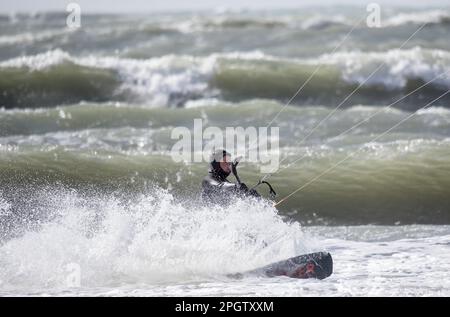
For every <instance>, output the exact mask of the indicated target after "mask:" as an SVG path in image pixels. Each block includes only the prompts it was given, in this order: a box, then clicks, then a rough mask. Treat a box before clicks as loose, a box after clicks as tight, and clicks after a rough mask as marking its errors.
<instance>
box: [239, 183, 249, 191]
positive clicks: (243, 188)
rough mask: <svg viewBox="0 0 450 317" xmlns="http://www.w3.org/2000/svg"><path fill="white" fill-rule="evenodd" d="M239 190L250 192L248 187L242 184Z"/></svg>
mask: <svg viewBox="0 0 450 317" xmlns="http://www.w3.org/2000/svg"><path fill="white" fill-rule="evenodd" d="M238 188H239V190H241V191H243V192H247V191H248V186H247V185H245V183H240V184H239V185H238Z"/></svg>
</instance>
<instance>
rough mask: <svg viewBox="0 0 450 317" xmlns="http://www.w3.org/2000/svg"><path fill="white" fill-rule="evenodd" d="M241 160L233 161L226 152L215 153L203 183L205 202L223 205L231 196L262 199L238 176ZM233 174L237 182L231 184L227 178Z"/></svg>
mask: <svg viewBox="0 0 450 317" xmlns="http://www.w3.org/2000/svg"><path fill="white" fill-rule="evenodd" d="M238 164H239V160H238V159H235V160H234V161H233V162H232V161H231V155H230V154H229V153H228V152H227V151H225V150H218V151H216V152H214V153H213V155H212V157H211V161H210V164H209V171H208V176H206V177H205V178H204V179H203V182H202V198H203V200H204V201H205V200H206V201H209V202H213V203H219V204H223V203H225V202H227V201H229V198H230V195H231V196H237V197H248V196H253V197H260V195H259V194H258V192H257V191H256V190H254V189H249V188H248V187H247V185H245V183H242V182H241V181H240V180H239V177H238V176H237V171H236V167H237V165H238ZM231 173H233V175H234V176H235V178H236V180H237V182H236V183H232V182H230V181H229V180H228V179H227V177H228V176H229V175H230V174H231Z"/></svg>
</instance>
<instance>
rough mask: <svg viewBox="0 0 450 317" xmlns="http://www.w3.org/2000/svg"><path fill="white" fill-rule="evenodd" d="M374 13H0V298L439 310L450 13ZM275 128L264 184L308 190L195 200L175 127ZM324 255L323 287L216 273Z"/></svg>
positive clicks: (249, 166)
mask: <svg viewBox="0 0 450 317" xmlns="http://www.w3.org/2000/svg"><path fill="white" fill-rule="evenodd" d="M365 14H366V11H365V8H362V7H332V8H303V9H298V10H290V11H282V10H279V11H270V12H269V11H262V12H252V11H243V12H191V13H189V12H184V13H170V14H169V13H166V14H162V13H161V14H151V15H120V14H119V15H106V14H97V15H83V19H82V27H81V28H80V29H77V30H69V29H67V28H66V27H65V21H66V15H65V13H57V12H52V13H36V14H3V15H0V108H1V109H0V295H3V296H6V295H8V296H11V295H12V296H15V295H31V296H39V295H52V296H65V295H76V296H90V295H106V296H121V295H127V296H185V295H186V296H209V295H217V296H234V295H236V296H322V295H328V296H449V295H450V292H449V290H450V285H449V282H448V280H449V279H448V278H447V277H448V276H449V273H448V272H449V265H450V259H449V256H448V254H450V253H449V251H450V227H449V226H450V94H448V95H444V93H446V92H447V91H448V90H449V89H450V42H449V41H448V32H449V31H450V9H449V8H448V7H443V8H429V9H420V11H419V9H415V10H412V9H407V8H383V11H382V20H381V27H380V28H368V27H367V26H366V25H365V24H364V23H358V21H360V20H361V18H362V17H363V16H364V15H365ZM424 23H425V24H424ZM416 31H417V32H416ZM415 32H416V33H415ZM412 34H414V36H412V37H411V35H412ZM306 81H308V83H307V84H306V85H305V86H304V88H303V89H302V91H301V92H300V93H299V94H298V95H297V96H296V97H295V98H294V99H292V100H291V102H290V104H289V106H287V107H286V108H285V109H284V110H283V111H282V112H281V113H279V111H280V109H282V107H283V106H284V105H285V104H286V102H288V101H289V100H290V99H291V97H292V96H293V95H294V94H295V93H296V91H297V89H298V88H299V87H300V86H301V85H302V84H303V83H305V82H306ZM441 96H442V97H441ZM436 99H437V100H436ZM336 107H338V108H336ZM276 116H277V117H276ZM274 117H276V120H275V121H274V123H273V126H276V127H279V129H280V137H279V146H280V149H279V153H280V161H281V165H280V169H279V170H278V171H277V172H276V173H274V174H273V175H272V176H271V177H270V182H271V183H272V185H273V186H274V188H275V190H276V191H277V192H278V194H279V197H284V196H286V195H288V194H289V193H291V192H292V191H294V190H296V189H297V188H298V187H299V186H302V185H304V184H307V186H306V187H305V188H304V189H303V190H301V191H299V192H298V193H296V194H295V195H294V196H292V197H291V198H289V199H288V200H286V202H285V203H283V204H281V205H280V206H279V207H277V209H276V208H274V207H273V206H272V203H271V202H269V201H255V200H236V201H235V202H233V203H232V204H231V205H230V206H228V207H226V208H225V207H220V206H204V205H202V204H201V203H199V202H198V201H199V200H198V199H197V198H198V194H199V190H200V182H201V179H202V178H203V177H204V176H205V174H206V171H207V164H206V163H175V162H173V161H172V160H171V158H170V151H171V148H172V146H173V145H174V143H175V142H176V140H173V139H171V132H172V130H173V128H174V127H178V126H182V127H187V128H188V129H190V130H191V131H192V130H193V124H194V119H196V118H202V119H203V122H204V125H205V127H208V126H214V127H219V128H221V129H225V128H226V127H230V126H241V127H244V128H245V127H251V126H256V127H261V126H266V125H268V124H269V122H271V120H272V119H273V118H274ZM403 120H405V121H404V122H403ZM400 122H402V124H400V125H398V126H396V125H397V124H398V123H400ZM394 126H396V127H395V128H394V129H391V128H392V127H394ZM375 138H377V139H376V141H373V140H374V139H375ZM348 156H350V157H349V158H348V159H346V158H347V157H348ZM299 158H300V159H299ZM343 159H345V161H344V162H342V164H340V165H339V166H338V167H336V168H333V169H332V170H331V171H330V172H327V173H326V174H325V175H323V176H321V177H320V178H318V179H317V180H315V181H314V182H312V183H311V184H309V182H310V181H311V180H313V179H315V177H317V176H318V175H320V174H321V173H323V172H324V171H327V170H328V169H330V168H331V167H333V166H334V165H335V164H336V163H337V162H340V161H341V160H343ZM259 167H260V166H258V164H254V163H246V162H243V163H241V165H240V175H241V178H242V179H243V180H244V181H245V182H246V183H248V184H255V183H256V182H257V181H258V179H259V178H260V177H261V174H260V171H259ZM261 193H262V194H263V195H264V196H267V192H266V191H265V189H261ZM324 250H325V251H329V252H330V253H331V254H332V256H333V259H334V273H333V275H332V276H331V277H329V278H327V279H325V280H322V281H318V280H295V279H289V278H284V277H283V278H267V277H264V276H244V277H243V278H242V279H232V278H230V277H227V276H228V274H231V273H237V272H245V271H248V270H251V269H255V268H258V267H261V266H264V265H267V264H269V263H272V262H276V261H279V260H283V259H286V258H289V257H292V256H296V255H299V254H303V253H307V252H313V251H324Z"/></svg>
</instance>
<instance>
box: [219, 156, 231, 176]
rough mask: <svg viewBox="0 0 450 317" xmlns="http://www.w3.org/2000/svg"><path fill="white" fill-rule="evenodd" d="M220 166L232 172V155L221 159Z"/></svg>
mask: <svg viewBox="0 0 450 317" xmlns="http://www.w3.org/2000/svg"><path fill="white" fill-rule="evenodd" d="M220 168H221V169H222V170H223V171H224V172H225V173H231V157H229V156H224V157H223V160H222V161H220Z"/></svg>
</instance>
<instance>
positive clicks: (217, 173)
mask: <svg viewBox="0 0 450 317" xmlns="http://www.w3.org/2000/svg"><path fill="white" fill-rule="evenodd" d="M225 156H231V155H230V153H228V152H227V151H225V150H220V151H217V152H214V154H213V155H212V157H211V161H210V162H209V173H210V174H211V175H212V177H214V178H216V179H218V180H221V181H224V180H225V179H226V178H227V177H228V176H229V175H230V173H227V172H225V171H224V170H223V169H222V168H221V167H220V160H221V159H223V158H224V157H225Z"/></svg>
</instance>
